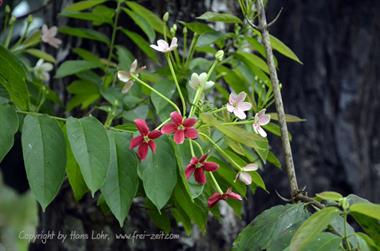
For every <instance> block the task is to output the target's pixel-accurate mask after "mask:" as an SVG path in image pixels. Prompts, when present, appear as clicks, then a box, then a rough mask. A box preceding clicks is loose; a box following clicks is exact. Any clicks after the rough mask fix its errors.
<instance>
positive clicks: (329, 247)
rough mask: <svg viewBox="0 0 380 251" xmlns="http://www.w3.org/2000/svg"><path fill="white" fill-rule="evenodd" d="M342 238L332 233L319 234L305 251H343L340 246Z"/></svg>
mask: <svg viewBox="0 0 380 251" xmlns="http://www.w3.org/2000/svg"><path fill="white" fill-rule="evenodd" d="M341 239H342V238H341V237H340V236H338V235H335V234H332V233H320V234H318V235H317V236H316V237H315V238H314V239H313V240H312V241H311V242H310V243H309V244H307V246H306V247H305V248H304V249H302V250H305V251H343V250H344V249H342V247H341V246H340V243H341Z"/></svg>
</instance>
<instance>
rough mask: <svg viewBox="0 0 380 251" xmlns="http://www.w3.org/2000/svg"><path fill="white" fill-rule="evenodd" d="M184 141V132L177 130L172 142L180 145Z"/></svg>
mask: <svg viewBox="0 0 380 251" xmlns="http://www.w3.org/2000/svg"><path fill="white" fill-rule="evenodd" d="M184 140H185V132H184V131H183V130H177V131H176V132H175V133H174V142H175V143H176V144H182V143H183V141H184Z"/></svg>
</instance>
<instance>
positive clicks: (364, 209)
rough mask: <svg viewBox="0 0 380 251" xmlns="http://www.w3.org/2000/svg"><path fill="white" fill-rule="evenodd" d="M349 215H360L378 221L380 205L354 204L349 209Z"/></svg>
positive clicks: (379, 218)
mask: <svg viewBox="0 0 380 251" xmlns="http://www.w3.org/2000/svg"><path fill="white" fill-rule="evenodd" d="M350 212H351V213H360V214H364V215H367V216H369V217H372V218H374V219H377V220H380V205H379V204H374V203H356V204H353V205H352V206H351V207H350Z"/></svg>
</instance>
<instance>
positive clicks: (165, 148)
mask: <svg viewBox="0 0 380 251" xmlns="http://www.w3.org/2000/svg"><path fill="white" fill-rule="evenodd" d="M155 143H156V145H157V151H156V153H155V154H152V152H151V151H149V154H148V156H147V158H146V159H145V160H143V161H142V162H141V164H140V178H141V179H142V181H143V185H144V190H145V193H146V195H147V197H148V198H149V199H150V200H151V201H152V202H153V204H154V205H155V206H156V207H157V209H158V210H160V209H161V208H163V207H164V206H165V204H166V203H167V202H168V200H169V199H170V197H171V194H172V192H173V189H174V187H175V185H176V183H177V163H176V159H175V157H174V152H173V149H172V147H171V145H170V142H169V139H168V138H167V136H161V137H160V138H159V139H157V140H155Z"/></svg>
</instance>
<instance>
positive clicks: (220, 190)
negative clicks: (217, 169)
mask: <svg viewBox="0 0 380 251" xmlns="http://www.w3.org/2000/svg"><path fill="white" fill-rule="evenodd" d="M208 174H209V175H210V177H211V180H212V182H213V183H214V186H215V188H216V190H217V191H218V192H219V193H220V194H223V190H222V189H221V188H220V186H219V184H218V181H216V179H215V177H214V174H213V173H212V172H208Z"/></svg>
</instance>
